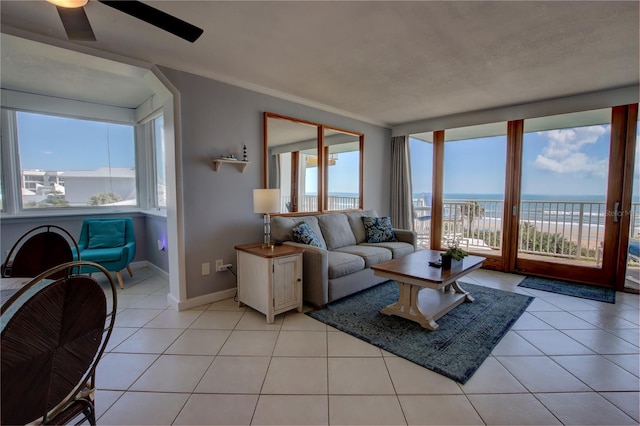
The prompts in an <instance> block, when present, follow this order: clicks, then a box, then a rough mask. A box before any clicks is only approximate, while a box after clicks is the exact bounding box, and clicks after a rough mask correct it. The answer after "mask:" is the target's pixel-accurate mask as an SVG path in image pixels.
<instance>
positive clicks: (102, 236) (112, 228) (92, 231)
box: [87, 219, 125, 249]
mask: <svg viewBox="0 0 640 426" xmlns="http://www.w3.org/2000/svg"><path fill="white" fill-rule="evenodd" d="M124 228H125V223H124V220H119V219H114V220H99V221H98V220H97V221H91V222H89V243H88V244H87V248H88V249H99V248H112V247H122V246H123V245H124V243H125V238H124Z"/></svg>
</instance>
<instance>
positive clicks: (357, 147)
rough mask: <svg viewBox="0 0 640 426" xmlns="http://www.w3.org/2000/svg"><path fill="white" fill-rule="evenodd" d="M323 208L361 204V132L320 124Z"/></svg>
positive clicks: (355, 206)
mask: <svg viewBox="0 0 640 426" xmlns="http://www.w3.org/2000/svg"><path fill="white" fill-rule="evenodd" d="M322 132H323V138H322V145H323V147H324V163H325V174H324V176H325V184H324V188H326V190H325V191H324V195H325V201H324V208H325V210H349V209H361V208H362V187H363V183H362V169H363V167H362V158H363V152H362V150H363V142H364V135H362V134H361V133H355V132H349V131H346V130H340V129H336V128H332V127H329V126H322Z"/></svg>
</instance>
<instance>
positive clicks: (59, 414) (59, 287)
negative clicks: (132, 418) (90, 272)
mask: <svg viewBox="0 0 640 426" xmlns="http://www.w3.org/2000/svg"><path fill="white" fill-rule="evenodd" d="M81 267H93V268H95V269H97V270H99V271H100V273H101V275H102V274H104V276H105V277H106V281H103V280H101V282H103V284H102V285H101V284H100V283H99V282H98V281H97V280H96V279H95V278H92V277H89V276H87V275H73V274H72V271H77V270H80V268H81ZM60 273H62V274H63V275H64V277H62V278H59V279H57V280H53V279H51V277H53V276H55V275H57V274H60ZM116 309H117V295H116V286H115V283H114V281H113V278H112V277H111V274H109V272H108V271H107V270H106V269H104V268H103V267H102V266H100V265H98V264H96V263H93V262H86V261H75V262H67V263H64V264H62V265H59V266H56V267H54V268H51V269H49V270H47V271H46V272H44V273H42V274H40V275H39V276H37V277H36V278H34V279H32V280H31V281H29V283H27V284H26V285H25V286H24V287H22V288H21V289H20V290H19V291H18V292H17V293H15V294H14V295H13V296H11V298H9V300H7V302H6V303H5V304H3V305H2V308H0V314H1V315H0V328H1V334H0V336H1V337H0V339H1V345H2V351H1V353H0V355H1V357H2V364H1V367H0V368H1V369H0V380H1V389H0V393H1V395H2V401H1V403H2V405H1V407H2V409H1V411H0V417H1V418H0V422H1V423H2V424H5V425H9V424H11V425H15V424H26V423H31V422H37V423H43V424H66V423H69V422H70V421H72V420H74V419H76V418H79V417H80V416H81V418H80V422H82V421H84V420H87V421H88V422H89V423H90V424H92V425H95V423H96V418H95V417H96V416H95V403H94V399H95V390H96V387H95V386H96V384H95V376H96V366H97V364H98V361H99V360H100V357H101V356H102V354H103V352H104V350H105V347H106V345H107V342H108V341H109V337H110V336H111V331H112V329H113V325H114V321H115V316H116Z"/></svg>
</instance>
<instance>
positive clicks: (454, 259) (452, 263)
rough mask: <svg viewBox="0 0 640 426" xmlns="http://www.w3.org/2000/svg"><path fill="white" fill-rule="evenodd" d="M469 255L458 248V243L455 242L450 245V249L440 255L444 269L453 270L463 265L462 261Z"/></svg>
mask: <svg viewBox="0 0 640 426" xmlns="http://www.w3.org/2000/svg"><path fill="white" fill-rule="evenodd" d="M468 255H469V254H468V253H467V252H466V251H464V250H462V249H461V248H460V247H458V243H457V242H453V243H452V244H450V245H449V248H448V249H447V251H445V252H444V253H440V256H441V257H442V269H451V268H455V267H457V266H460V265H461V264H462V259H463V258H465V257H466V256H468Z"/></svg>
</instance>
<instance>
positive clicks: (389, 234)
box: [362, 216, 398, 243]
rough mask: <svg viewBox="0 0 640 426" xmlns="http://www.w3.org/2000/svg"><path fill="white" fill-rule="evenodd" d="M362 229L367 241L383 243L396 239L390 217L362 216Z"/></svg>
mask: <svg viewBox="0 0 640 426" xmlns="http://www.w3.org/2000/svg"><path fill="white" fill-rule="evenodd" d="M362 223H363V224H364V231H365V234H366V235H367V242H368V243H384V242H389V241H398V240H397V239H396V234H395V232H393V226H392V225H391V218H390V217H389V216H384V217H366V216H365V217H363V218H362Z"/></svg>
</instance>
